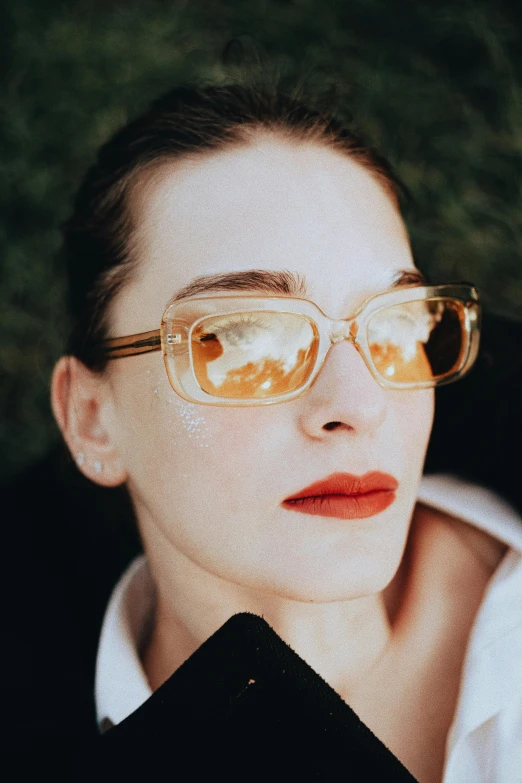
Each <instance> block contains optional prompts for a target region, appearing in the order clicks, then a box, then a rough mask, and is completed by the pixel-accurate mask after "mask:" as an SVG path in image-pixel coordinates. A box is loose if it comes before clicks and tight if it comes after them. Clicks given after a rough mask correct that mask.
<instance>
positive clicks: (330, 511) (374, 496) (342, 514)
mask: <svg viewBox="0 0 522 783" xmlns="http://www.w3.org/2000/svg"><path fill="white" fill-rule="evenodd" d="M394 500H395V492H393V491H391V490H384V489H383V490H380V489H378V490H374V491H372V492H364V493H363V494H361V495H315V496H314V497H309V498H298V499H296V500H286V501H285V502H284V503H283V506H284V507H285V508H288V509H290V510H291V511H299V512H300V513H301V514H312V516H318V517H335V518H336V519H365V518H366V517H373V516H374V515H375V514H379V513H380V512H381V511H384V510H385V509H386V508H388V506H391V504H392V503H393V501H394Z"/></svg>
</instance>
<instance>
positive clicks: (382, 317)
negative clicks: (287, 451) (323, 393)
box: [104, 283, 480, 406]
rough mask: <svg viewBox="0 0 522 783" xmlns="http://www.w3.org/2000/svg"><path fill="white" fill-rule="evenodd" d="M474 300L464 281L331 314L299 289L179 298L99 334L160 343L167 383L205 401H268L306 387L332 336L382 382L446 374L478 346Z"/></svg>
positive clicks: (406, 382)
mask: <svg viewBox="0 0 522 783" xmlns="http://www.w3.org/2000/svg"><path fill="white" fill-rule="evenodd" d="M479 335H480V304H479V297H478V292H477V290H476V289H475V288H474V286H472V285H470V284H468V283H455V284H449V285H441V286H414V287H408V288H402V289H398V290H394V291H389V292H386V293H382V294H377V295H375V296H373V297H371V298H370V299H368V300H367V301H366V302H364V303H363V304H362V305H361V307H360V308H359V309H358V311H357V312H356V313H355V314H354V315H352V316H351V317H350V318H346V319H332V318H329V317H328V316H327V315H325V314H324V313H323V312H322V310H320V308H319V307H318V306H317V305H316V304H314V303H313V302H311V301H309V300H307V299H299V298H292V297H288V296H242V295H239V294H232V295H226V296H212V297H210V296H207V297H193V298H187V299H182V300H179V301H177V302H174V303H173V304H171V305H170V306H169V307H168V308H167V309H166V311H165V313H164V315H163V318H162V322H161V328H160V329H159V330H155V331H152V332H145V333H142V334H137V335H130V336H128V337H120V338H115V339H111V340H107V341H106V342H105V343H104V354H105V356H106V357H107V358H109V359H114V358H119V357H124V356H133V355H136V354H139V353H145V352H148V351H154V350H159V349H160V348H161V349H162V352H163V357H164V361H165V367H166V370H167V375H168V378H169V381H170V384H171V386H172V388H173V389H174V391H175V392H176V393H177V394H179V396H180V397H182V398H184V399H185V400H188V401H190V402H197V403H200V404H203V405H232V406H246V405H268V404H272V403H277V402H285V401H287V400H291V399H294V398H295V397H298V396H300V395H301V394H304V393H305V392H306V391H307V390H308V389H309V388H310V387H311V386H312V384H313V383H314V381H315V379H316V378H317V375H318V374H319V372H320V370H321V367H322V366H323V363H324V361H325V359H326V356H327V354H328V352H329V350H330V348H331V347H332V345H334V344H335V343H337V342H339V341H341V340H348V341H349V342H351V343H352V344H353V345H354V346H355V348H356V349H357V351H358V352H359V354H360V355H361V357H362V358H363V360H364V362H365V364H366V366H367V368H368V370H369V371H370V373H371V375H372V376H373V378H374V379H375V380H376V381H377V383H379V384H380V385H381V386H382V387H384V388H387V389H426V388H430V387H434V386H440V385H442V384H446V383H451V382H452V381H455V380H457V379H458V378H461V377H462V376H463V375H464V374H465V373H467V372H468V371H469V369H470V368H471V367H472V365H473V362H474V361H475V358H476V356H477V353H478V346H479Z"/></svg>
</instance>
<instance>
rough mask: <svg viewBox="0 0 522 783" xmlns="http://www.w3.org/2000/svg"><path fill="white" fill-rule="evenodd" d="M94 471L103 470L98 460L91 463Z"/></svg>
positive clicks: (99, 471)
mask: <svg viewBox="0 0 522 783" xmlns="http://www.w3.org/2000/svg"><path fill="white" fill-rule="evenodd" d="M93 468H94V472H95V473H101V472H102V470H103V465H102V464H101V462H100V460H98V459H97V460H96V462H95V463H94V465H93Z"/></svg>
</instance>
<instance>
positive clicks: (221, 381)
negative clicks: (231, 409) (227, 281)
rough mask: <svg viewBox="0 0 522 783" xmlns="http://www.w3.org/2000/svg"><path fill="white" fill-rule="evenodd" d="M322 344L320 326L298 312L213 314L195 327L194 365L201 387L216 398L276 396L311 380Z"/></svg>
mask: <svg viewBox="0 0 522 783" xmlns="http://www.w3.org/2000/svg"><path fill="white" fill-rule="evenodd" d="M318 343H319V340H318V334H317V330H316V327H315V324H313V323H312V322H311V321H309V320H308V319H307V318H305V317H304V316H301V315H297V314H295V313H280V312H269V311H262V312H245V313H232V314H229V315H216V316H209V317H208V318H204V319H203V320H202V321H200V322H199V323H198V324H196V325H195V327H194V328H193V330H192V335H191V343H190V345H191V354H192V366H193V369H194V374H195V376H196V380H197V382H198V384H199V385H200V387H201V388H202V389H203V391H205V392H207V394H211V395H213V396H215V397H226V398H229V399H241V400H246V399H260V398H263V397H275V396H278V395H281V394H287V393H288V392H291V391H295V390H296V389H297V388H299V387H300V386H302V385H303V384H305V383H306V381H307V380H308V379H309V377H310V374H311V372H312V370H313V368H314V364H315V361H316V358H317V350H318Z"/></svg>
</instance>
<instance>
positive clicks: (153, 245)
mask: <svg viewBox="0 0 522 783" xmlns="http://www.w3.org/2000/svg"><path fill="white" fill-rule="evenodd" d="M132 212H133V217H134V223H135V226H136V228H137V246H136V247H137V252H138V254H139V258H140V264H139V268H138V273H137V276H136V278H135V280H134V282H133V283H131V284H130V285H129V288H130V290H129V291H128V292H127V293H126V294H125V295H126V296H129V297H130V296H133V295H134V296H136V297H139V296H141V297H142V298H141V306H142V307H143V304H144V298H149V297H152V298H154V297H156V299H157V306H158V307H160V309H161V302H163V307H165V305H166V302H167V301H168V299H170V298H171V296H172V295H174V294H175V292H176V290H178V289H180V288H182V287H184V286H186V285H187V284H188V283H189V282H190V281H191V280H192V279H193V278H194V277H197V276H199V275H204V274H222V273H226V272H231V271H242V270H250V269H270V270H276V269H289V270H292V271H293V272H296V273H298V274H300V275H302V276H304V277H305V278H306V280H307V283H308V291H307V295H308V296H309V297H310V298H313V299H314V301H316V302H317V304H319V305H320V306H322V307H323V308H324V309H325V311H326V312H330V313H331V314H332V315H334V314H335V313H334V312H333V309H338V308H339V307H348V306H350V305H351V304H353V303H354V302H355V300H356V299H357V298H359V299H360V298H361V297H363V296H364V297H367V296H369V295H372V294H373V293H377V292H379V291H381V290H386V288H387V287H389V284H390V283H389V281H390V279H391V277H392V273H393V272H394V271H395V270H397V269H404V268H412V269H413V268H414V265H413V261H412V259H411V253H410V248H409V242H408V238H407V235H406V231H405V228H404V224H403V221H402V219H401V217H400V215H399V213H398V211H397V209H396V207H395V205H394V203H393V202H392V200H391V199H390V197H389V196H388V194H387V193H386V192H385V190H384V188H383V186H382V185H381V184H380V183H379V182H378V180H377V179H376V177H374V176H373V175H372V174H371V173H369V172H368V171H367V170H366V169H364V168H363V167H362V166H360V165H359V164H357V163H354V162H353V161H352V160H350V159H349V158H348V157H347V156H346V155H343V154H341V153H339V152H336V151H333V150H330V149H328V148H326V147H321V146H319V145H315V144H311V143H308V144H305V143H301V144H297V143H295V142H291V141H285V140H282V139H277V138H271V137H260V138H259V139H257V140H254V141H253V142H252V143H250V144H249V145H248V146H244V147H239V148H233V149H228V150H223V151H220V152H218V153H209V154H208V155H204V156H198V157H195V158H192V159H186V160H184V161H181V162H179V161H176V162H172V163H162V164H161V165H159V166H158V167H157V168H156V169H155V170H154V171H152V172H150V173H149V174H148V175H147V176H145V177H144V178H143V180H142V181H141V182H140V183H139V184H138V186H137V187H136V188H135V191H134V194H133V200H132ZM124 293H125V292H124ZM122 326H123V324H122ZM129 327H130V324H129ZM135 327H136V323H135V322H134V323H133V326H132V328H135ZM145 328H150V326H146V327H145Z"/></svg>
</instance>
